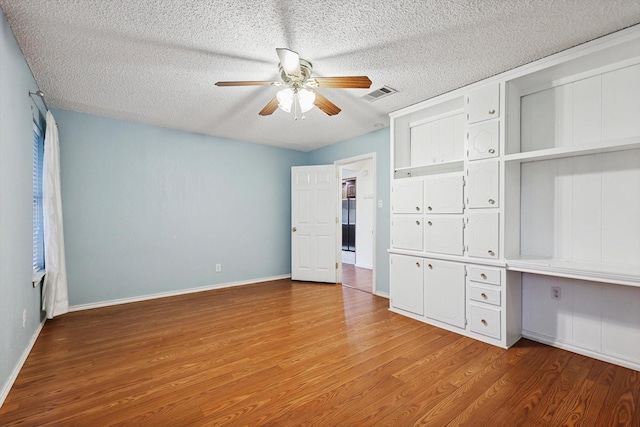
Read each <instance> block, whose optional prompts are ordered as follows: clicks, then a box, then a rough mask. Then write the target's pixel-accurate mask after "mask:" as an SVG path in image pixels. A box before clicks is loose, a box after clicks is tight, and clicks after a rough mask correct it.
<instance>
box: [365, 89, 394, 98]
mask: <svg viewBox="0 0 640 427" xmlns="http://www.w3.org/2000/svg"><path fill="white" fill-rule="evenodd" d="M396 92H397V90H395V89H393V88H390V87H389V86H382V87H381V88H380V89H376V90H374V91H373V92H371V93H368V94H366V95H365V96H363V98H364V99H366V100H367V101H377V100H378V99H380V98H384V97H385V96H389V95H393V94H394V93H396Z"/></svg>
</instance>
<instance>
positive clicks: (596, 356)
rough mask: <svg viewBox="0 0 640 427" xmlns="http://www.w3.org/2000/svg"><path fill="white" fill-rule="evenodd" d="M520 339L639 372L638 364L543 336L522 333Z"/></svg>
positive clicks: (526, 332)
mask: <svg viewBox="0 0 640 427" xmlns="http://www.w3.org/2000/svg"><path fill="white" fill-rule="evenodd" d="M522 338H528V339H530V340H532V341H537V342H540V343H542V344H547V345H550V346H551V347H557V348H561V349H563V350H567V351H570V352H572V353H577V354H581V355H583V356H587V357H591V358H593V359H597V360H602V361H604V362H609V363H613V364H614V365H619V366H624V367H625V368H629V369H633V370H635V371H640V364H638V363H635V362H632V361H630V360H625V359H620V358H619V357H615V356H610V355H608V354H604V353H598V352H597V351H592V350H587V349H585V348H580V347H576V346H574V345H572V344H568V343H566V342H562V341H557V340H555V339H553V338H550V337H548V336H545V335H540V334H536V333H535V332H531V331H525V330H523V331H522Z"/></svg>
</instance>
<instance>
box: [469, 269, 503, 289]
mask: <svg viewBox="0 0 640 427" xmlns="http://www.w3.org/2000/svg"><path fill="white" fill-rule="evenodd" d="M467 271H468V275H469V280H473V281H474V282H478V283H486V284H491V285H498V286H500V270H498V269H495V268H488V267H469V268H468V269H467Z"/></svg>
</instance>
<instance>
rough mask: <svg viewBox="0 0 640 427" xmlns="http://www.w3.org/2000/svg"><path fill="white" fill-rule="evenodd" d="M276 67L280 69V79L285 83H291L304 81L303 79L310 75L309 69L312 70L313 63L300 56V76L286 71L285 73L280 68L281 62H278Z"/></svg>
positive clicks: (305, 79)
mask: <svg viewBox="0 0 640 427" xmlns="http://www.w3.org/2000/svg"><path fill="white" fill-rule="evenodd" d="M278 68H279V70H280V77H281V78H282V81H283V82H285V83H287V84H293V83H304V82H305V81H307V79H308V78H309V77H311V71H312V70H313V65H312V64H311V62H309V61H307V60H306V59H302V58H300V78H298V77H296V76H289V75H287V73H285V72H284V70H283V69H282V64H278Z"/></svg>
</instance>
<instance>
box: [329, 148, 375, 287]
mask: <svg viewBox="0 0 640 427" xmlns="http://www.w3.org/2000/svg"><path fill="white" fill-rule="evenodd" d="M336 165H337V167H338V170H339V181H338V182H339V183H340V198H341V200H340V204H341V209H340V212H341V223H342V224H341V227H339V230H340V231H339V232H340V233H341V236H339V237H338V240H339V241H341V242H342V244H341V251H342V257H341V272H342V280H341V282H342V285H343V286H348V287H351V288H356V289H359V290H362V291H365V292H368V293H375V279H374V274H373V268H374V265H375V263H374V253H375V251H374V248H375V205H376V204H375V200H376V197H375V153H372V154H368V155H364V156H359V157H354V158H349V159H344V160H340V161H337V162H336Z"/></svg>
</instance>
